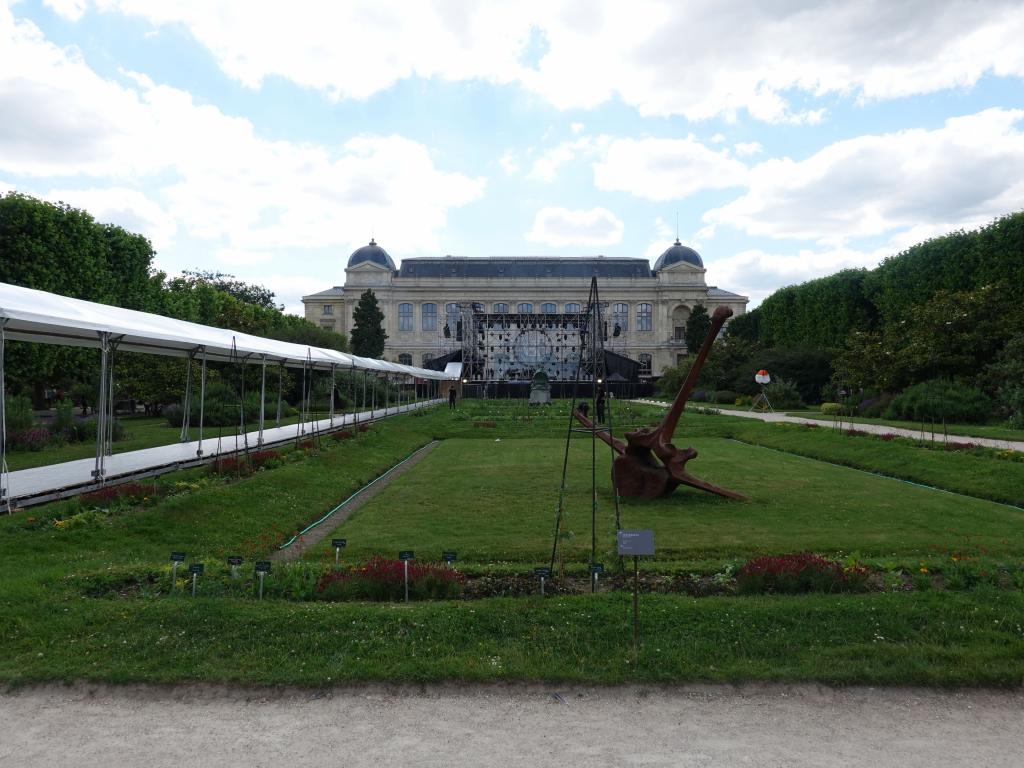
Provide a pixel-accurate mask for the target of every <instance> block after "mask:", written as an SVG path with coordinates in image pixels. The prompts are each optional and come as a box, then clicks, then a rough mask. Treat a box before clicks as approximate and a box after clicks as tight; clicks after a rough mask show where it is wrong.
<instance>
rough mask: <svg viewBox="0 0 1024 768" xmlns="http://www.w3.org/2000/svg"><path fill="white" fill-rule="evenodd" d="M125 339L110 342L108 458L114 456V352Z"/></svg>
mask: <svg viewBox="0 0 1024 768" xmlns="http://www.w3.org/2000/svg"><path fill="white" fill-rule="evenodd" d="M122 338H124V337H123V336H119V337H118V339H117V340H116V341H115V340H113V339H112V340H111V342H110V360H109V361H108V362H107V376H108V377H109V378H110V380H109V381H108V382H107V400H108V401H109V402H108V405H107V425H106V426H107V440H106V442H107V444H106V446H105V450H106V454H107V456H113V455H114V352H115V351H116V350H117V342H118V341H120V339H122Z"/></svg>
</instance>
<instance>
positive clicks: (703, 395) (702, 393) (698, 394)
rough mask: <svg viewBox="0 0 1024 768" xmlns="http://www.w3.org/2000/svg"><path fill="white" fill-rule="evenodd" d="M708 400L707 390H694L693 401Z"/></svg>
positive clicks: (691, 397)
mask: <svg viewBox="0 0 1024 768" xmlns="http://www.w3.org/2000/svg"><path fill="white" fill-rule="evenodd" d="M707 401H708V393H707V391H706V390H703V389H697V390H694V392H693V394H692V395H690V402H691V403H706V402H707Z"/></svg>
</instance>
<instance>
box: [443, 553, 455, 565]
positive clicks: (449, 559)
mask: <svg viewBox="0 0 1024 768" xmlns="http://www.w3.org/2000/svg"><path fill="white" fill-rule="evenodd" d="M441 559H442V560H444V561H445V562H446V563H454V562H455V560H456V557H455V553H454V552H452V551H450V550H446V551H445V552H442V553H441Z"/></svg>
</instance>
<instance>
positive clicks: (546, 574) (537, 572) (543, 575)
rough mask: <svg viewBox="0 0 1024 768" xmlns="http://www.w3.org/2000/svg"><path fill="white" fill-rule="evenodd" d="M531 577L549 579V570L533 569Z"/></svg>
mask: <svg viewBox="0 0 1024 768" xmlns="http://www.w3.org/2000/svg"><path fill="white" fill-rule="evenodd" d="M533 575H534V576H540V577H541V578H542V579H549V578H551V569H550V568H534V569H533Z"/></svg>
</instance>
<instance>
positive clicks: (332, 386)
mask: <svg viewBox="0 0 1024 768" xmlns="http://www.w3.org/2000/svg"><path fill="white" fill-rule="evenodd" d="M336 367H337V366H336V365H335V364H334V363H331V416H330V419H331V427H333V426H334V371H335V368H336Z"/></svg>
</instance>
